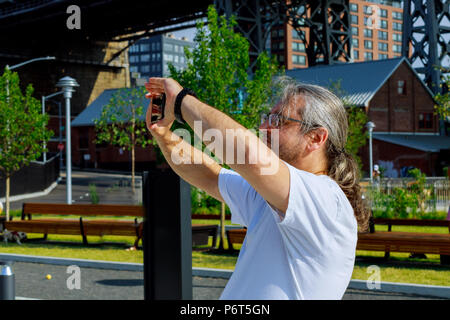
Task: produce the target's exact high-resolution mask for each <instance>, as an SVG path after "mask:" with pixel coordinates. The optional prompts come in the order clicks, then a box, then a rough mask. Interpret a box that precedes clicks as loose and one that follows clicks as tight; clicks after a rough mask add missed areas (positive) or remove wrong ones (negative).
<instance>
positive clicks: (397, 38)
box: [392, 33, 402, 42]
mask: <svg viewBox="0 0 450 320" xmlns="http://www.w3.org/2000/svg"><path fill="white" fill-rule="evenodd" d="M392 40H394V41H396V42H402V34H401V33H393V34H392Z"/></svg>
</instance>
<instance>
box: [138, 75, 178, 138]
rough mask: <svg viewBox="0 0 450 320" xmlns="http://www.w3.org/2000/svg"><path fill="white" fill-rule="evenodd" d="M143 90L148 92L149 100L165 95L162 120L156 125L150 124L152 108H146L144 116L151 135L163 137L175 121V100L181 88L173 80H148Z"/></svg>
mask: <svg viewBox="0 0 450 320" xmlns="http://www.w3.org/2000/svg"><path fill="white" fill-rule="evenodd" d="M145 88H146V89H147V91H148V93H147V95H146V97H147V98H149V99H153V98H154V97H157V96H159V95H161V94H162V93H165V94H166V106H165V110H164V118H163V119H161V120H160V121H158V122H157V123H151V110H152V109H151V108H152V106H150V107H149V108H148V110H147V115H146V122H147V128H148V129H149V130H150V131H151V132H152V134H158V135H164V134H166V133H167V131H168V130H170V127H171V126H172V123H173V121H174V120H175V115H174V107H175V99H176V98H177V95H178V93H180V91H181V90H183V87H182V86H180V84H179V83H178V82H176V81H175V80H173V79H168V78H150V79H149V82H148V83H146V84H145Z"/></svg>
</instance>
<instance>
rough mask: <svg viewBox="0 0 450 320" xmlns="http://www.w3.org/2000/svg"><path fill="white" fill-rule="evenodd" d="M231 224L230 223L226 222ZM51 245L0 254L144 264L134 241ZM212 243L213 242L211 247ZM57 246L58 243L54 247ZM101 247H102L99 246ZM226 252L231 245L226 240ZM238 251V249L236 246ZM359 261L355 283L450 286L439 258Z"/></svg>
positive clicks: (207, 261) (361, 255) (69, 240)
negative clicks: (377, 278) (376, 271)
mask: <svg viewBox="0 0 450 320" xmlns="http://www.w3.org/2000/svg"><path fill="white" fill-rule="evenodd" d="M192 223H193V224H219V221H218V220H193V221H192ZM226 224H230V221H226ZM376 230H378V231H387V226H376ZM392 230H393V231H409V232H430V233H448V229H447V228H445V227H412V226H393V227H392ZM28 236H29V238H39V237H42V235H40V234H29V235H28ZM48 240H49V241H50V243H33V242H28V243H27V242H25V243H24V244H22V245H21V246H20V245H17V244H16V243H8V244H5V243H3V242H0V253H12V254H24V255H37V256H50V257H60V258H76V259H89V260H105V261H119V262H132V263H142V262H143V252H142V250H137V251H130V250H127V248H128V247H131V246H132V245H133V243H134V237H116V236H105V237H94V236H92V237H88V241H89V243H90V244H91V245H90V246H88V247H86V246H83V245H82V242H81V236H62V235H48ZM211 241H212V239H211V238H210V244H211ZM55 242H57V243H55ZM99 243H102V245H96V244H99ZM224 246H225V248H228V243H227V241H226V239H225V243H224ZM235 248H236V249H239V246H235ZM356 254H357V259H356V263H355V268H354V271H353V276H352V278H353V279H359V280H367V279H368V278H369V276H371V274H370V273H368V267H369V266H371V265H376V266H378V267H379V268H380V271H381V281H386V282H401V283H418V284H427V285H439V286H450V266H441V265H440V262H439V256H438V255H428V254H427V258H428V259H409V258H408V257H409V254H408V253H391V257H390V259H389V260H388V261H386V260H384V259H383V257H384V252H369V251H357V253H356ZM237 257H238V254H237V253H215V252H212V251H195V250H193V252H192V265H193V266H194V267H204V268H219V269H230V270H232V269H234V266H235V264H236V261H237Z"/></svg>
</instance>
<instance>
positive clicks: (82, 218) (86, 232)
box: [4, 203, 144, 247]
mask: <svg viewBox="0 0 450 320" xmlns="http://www.w3.org/2000/svg"><path fill="white" fill-rule="evenodd" d="M33 215H39V216H47V215H48V216H52V215H53V216H55V215H65V216H69V215H70V216H78V217H79V219H76V220H75V219H65V218H39V219H32V216H33ZM98 216H105V217H106V216H110V217H130V216H131V217H134V218H135V219H134V221H133V220H128V221H126V220H115V219H108V220H106V219H102V220H97V219H87V218H89V217H91V218H92V217H98ZM143 217H144V208H143V207H142V206H136V205H115V204H114V205H109V204H96V205H91V204H71V205H68V204H53V203H24V204H23V207H22V219H21V220H11V221H5V222H4V228H6V229H8V230H11V231H12V230H14V231H22V232H26V233H43V234H44V240H46V239H47V235H48V234H64V235H81V236H82V238H83V243H84V244H88V241H87V236H104V235H114V236H134V237H136V240H135V242H134V246H135V247H137V245H138V242H139V240H140V239H142V233H143V222H142V221H140V222H139V221H138V218H143Z"/></svg>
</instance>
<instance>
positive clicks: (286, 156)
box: [278, 143, 300, 164]
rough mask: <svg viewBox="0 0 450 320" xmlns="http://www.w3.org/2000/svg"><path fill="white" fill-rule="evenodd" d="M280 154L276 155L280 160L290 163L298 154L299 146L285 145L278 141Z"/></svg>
mask: <svg viewBox="0 0 450 320" xmlns="http://www.w3.org/2000/svg"><path fill="white" fill-rule="evenodd" d="M279 149H280V154H279V155H278V156H279V157H280V159H281V160H283V161H285V162H287V163H289V164H292V163H294V162H295V161H296V160H297V159H298V157H299V154H300V148H299V147H298V146H295V147H292V146H290V147H289V146H286V144H282V143H280V148H279Z"/></svg>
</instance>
